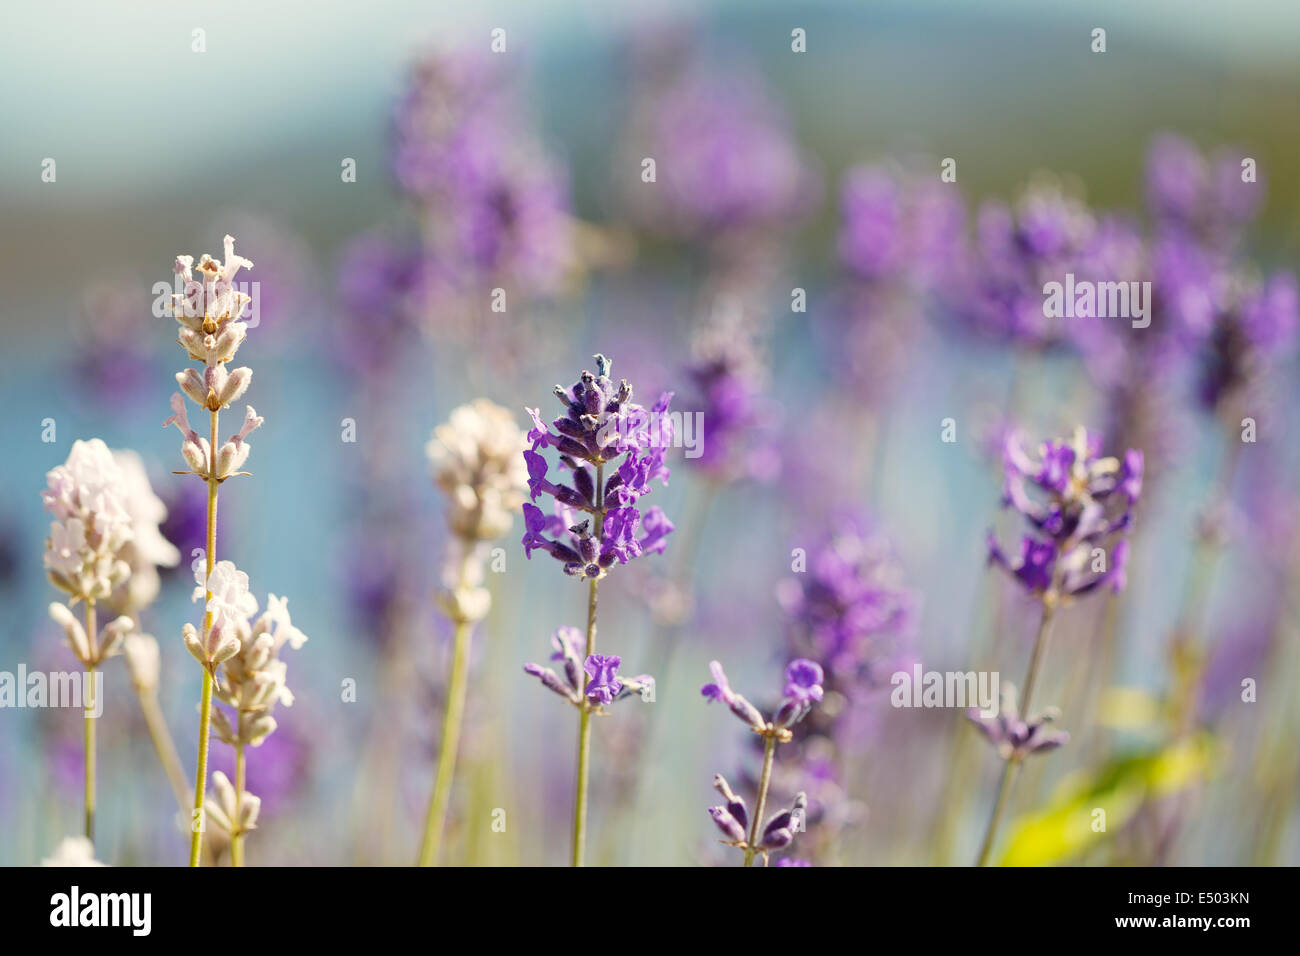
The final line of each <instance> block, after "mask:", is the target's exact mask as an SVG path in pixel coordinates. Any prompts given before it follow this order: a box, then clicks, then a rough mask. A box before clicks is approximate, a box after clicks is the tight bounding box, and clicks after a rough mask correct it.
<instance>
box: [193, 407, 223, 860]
mask: <svg viewBox="0 0 1300 956" xmlns="http://www.w3.org/2000/svg"><path fill="white" fill-rule="evenodd" d="M219 415H220V413H219V412H213V413H212V439H211V443H210V447H209V452H208V542H207V544H208V546H207V549H206V553H205V555H204V557H205V559H206V565H207V577H208V578H210V577H212V568H213V566H214V564H215V562H216V555H217V487H218V483H217V476H216V470H217V469H216V466H217V418H218V416H219ZM211 603H212V592H211V591H208V592H207V599H206V601H205V603H204V608H205V610H204V612H203V643H204V646H207V643H208V635H209V634H210V633H211V631H212V612H211V611H208V610H206V607H207V605H208V604H211ZM211 729H212V672H211V671H209V670H208V669H207V668H206V667H205V668H203V696H202V697H201V698H200V699H199V760H198V766H197V767H196V768H195V771H194V816H193V818H192V819H191V821H190V866H199V865H200V862H201V854H202V851H203V798H204V792H205V790H206V789H207V782H208V737H209V734H210V731H211Z"/></svg>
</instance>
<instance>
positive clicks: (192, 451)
mask: <svg viewBox="0 0 1300 956" xmlns="http://www.w3.org/2000/svg"><path fill="white" fill-rule="evenodd" d="M181 457H183V458H184V459H185V464H187V465H189V466H190V469H191V470H192V471H193V472H194V473H195V474H196V475H200V476H202V477H204V478H207V477H208V442H207V439H205V438H200V439H198V440H197V441H196V440H194V439H192V438H191V439H187V440H186V441H185V444H183V445H181Z"/></svg>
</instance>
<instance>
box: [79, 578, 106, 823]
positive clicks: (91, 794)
mask: <svg viewBox="0 0 1300 956" xmlns="http://www.w3.org/2000/svg"><path fill="white" fill-rule="evenodd" d="M95 623H96V622H95V602H94V601H87V602H86V641H87V643H88V645H89V647H90V655H91V658H92V659H93V658H94V657H95V655H96V654H97V653H98V652H99V648H98V647H96V640H97V637H98V634H99V631H98V629H97V628H96V627H95ZM86 686H87V687H88V688H89V693H90V694H92V695H93V694H94V693H95V665H93V664H92V665H90V667H88V668H87V669H86ZM82 697H83V700H82V704H83V705H84V704H87V703H89V704H90V705H91V706H89V707H85V708H84V710H85V714H84V716H85V745H86V746H85V752H86V839H87V840H89V841H90V842H91V845H92V846H93V845H94V843H95V719H96V718H95V717H92V716H91V711H92V710H94V709H98V707H97V705H99V704H100V703H101V702H100V701H96V700H93V699H91V700H86V699H85V694H83V695H82Z"/></svg>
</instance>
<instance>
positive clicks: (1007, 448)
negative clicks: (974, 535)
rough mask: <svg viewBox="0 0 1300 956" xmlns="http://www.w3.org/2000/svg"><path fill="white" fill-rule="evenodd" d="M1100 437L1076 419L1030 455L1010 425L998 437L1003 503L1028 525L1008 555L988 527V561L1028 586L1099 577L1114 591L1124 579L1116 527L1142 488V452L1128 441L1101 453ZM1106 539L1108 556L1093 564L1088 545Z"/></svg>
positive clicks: (1089, 583) (1121, 529)
mask: <svg viewBox="0 0 1300 956" xmlns="http://www.w3.org/2000/svg"><path fill="white" fill-rule="evenodd" d="M1100 445H1101V442H1100V439H1099V438H1097V436H1095V435H1089V434H1088V432H1087V431H1086V430H1085V429H1083V428H1082V427H1080V428H1077V429H1075V432H1074V435H1073V436H1072V437H1071V438H1070V439H1069V441H1064V440H1062V441H1047V442H1044V443H1043V445H1042V446H1041V447H1040V448H1039V450H1038V454H1037V457H1031V456H1030V455H1029V454H1028V453H1027V452H1026V451H1025V449H1024V446H1023V439H1022V437H1021V436H1020V435H1019V434H1018V433H1017V432H1014V431H1013V432H1010V433H1008V434H1007V436H1006V438H1005V441H1004V445H1003V465H1004V472H1005V484H1004V491H1003V503H1004V505H1010V506H1011V507H1013V508H1015V509H1016V510H1017V511H1019V512H1020V513H1021V515H1023V516H1024V518H1025V519H1026V521H1027V522H1028V523H1029V525H1030V527H1031V528H1032V529H1033V532H1034V533H1033V534H1026V535H1025V536H1024V537H1023V538H1022V540H1021V543H1020V556H1019V560H1018V561H1015V562H1013V561H1012V560H1011V559H1010V558H1009V557H1008V556H1007V555H1006V553H1005V552H1004V551H1003V550H1002V548H1001V547H1000V546H999V544H998V542H997V539H996V538H995V537H994V535H993V534H992V533H990V534H989V537H988V549H989V562H990V563H992V564H996V565H999V566H1001V567H1002V568H1003V569H1004V570H1006V571H1007V572H1008V573H1010V574H1011V575H1012V576H1013V577H1014V578H1015V579H1016V580H1017V581H1018V582H1019V583H1020V584H1021V586H1022V587H1024V588H1025V590H1026V591H1029V592H1030V593H1034V594H1042V593H1044V592H1047V591H1049V590H1051V589H1052V588H1053V587H1058V588H1059V589H1060V590H1061V591H1062V592H1063V593H1065V594H1075V595H1077V594H1084V593H1087V592H1088V591H1091V590H1094V589H1095V588H1098V587H1100V586H1102V585H1103V584H1105V585H1109V586H1110V587H1111V589H1112V590H1114V591H1120V590H1122V589H1123V587H1124V584H1125V581H1126V570H1127V562H1128V541H1127V539H1126V538H1125V537H1124V535H1125V534H1126V533H1127V531H1128V529H1129V527H1130V525H1131V524H1132V520H1133V506H1134V505H1135V504H1136V503H1137V500H1138V497H1139V496H1140V495H1141V492H1142V479H1143V456H1142V452H1140V451H1137V450H1135V449H1129V450H1128V451H1127V452H1126V453H1125V455H1124V459H1123V461H1119V460H1117V459H1115V458H1103V457H1102V456H1101V448H1100ZM1108 542H1109V543H1111V547H1110V556H1109V561H1108V563H1107V564H1106V565H1105V566H1104V567H1103V568H1100V569H1099V568H1098V567H1097V566H1096V563H1095V562H1096V558H1095V557H1094V555H1093V550H1094V549H1095V548H1101V547H1102V545H1103V544H1105V543H1108ZM1103 550H1104V549H1103Z"/></svg>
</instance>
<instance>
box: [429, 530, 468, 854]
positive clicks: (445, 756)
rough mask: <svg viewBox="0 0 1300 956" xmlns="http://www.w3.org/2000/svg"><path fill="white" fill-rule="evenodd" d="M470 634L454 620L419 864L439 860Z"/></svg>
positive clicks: (464, 623)
mask: <svg viewBox="0 0 1300 956" xmlns="http://www.w3.org/2000/svg"><path fill="white" fill-rule="evenodd" d="M467 548H468V544H467ZM471 553H472V552H470V551H468V550H467V552H466V556H465V567H466V568H468V566H469V561H470V555H471ZM465 577H466V575H465V573H464V572H463V571H462V573H461V580H462V581H464V579H465ZM471 633H472V628H471V626H470V622H469V621H465V620H458V621H456V634H455V638H454V640H453V644H452V657H451V682H450V683H449V684H448V685H447V710H446V713H445V714H443V718H442V743H441V744H440V745H439V748H438V770H437V775H436V776H435V778H434V784H433V794H432V795H431V796H430V797H429V810H428V813H427V814H426V816H425V820H424V839H423V840H422V842H421V844H420V861H419V862H420V866H433V865H434V864H436V863H437V862H438V847H439V846H440V845H441V843H442V831H443V827H444V825H445V823H446V819H447V805H448V803H449V802H450V801H451V781H452V776H453V775H454V774H455V772H456V751H457V750H458V749H459V747H460V729H461V724H462V723H463V720H464V716H465V690H466V685H467V684H468V678H469V644H470V635H471Z"/></svg>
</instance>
